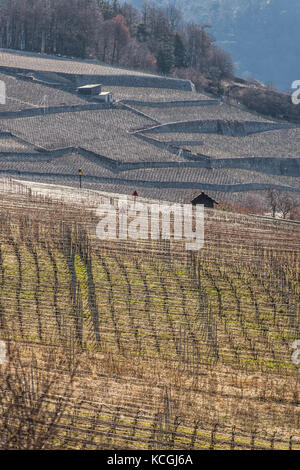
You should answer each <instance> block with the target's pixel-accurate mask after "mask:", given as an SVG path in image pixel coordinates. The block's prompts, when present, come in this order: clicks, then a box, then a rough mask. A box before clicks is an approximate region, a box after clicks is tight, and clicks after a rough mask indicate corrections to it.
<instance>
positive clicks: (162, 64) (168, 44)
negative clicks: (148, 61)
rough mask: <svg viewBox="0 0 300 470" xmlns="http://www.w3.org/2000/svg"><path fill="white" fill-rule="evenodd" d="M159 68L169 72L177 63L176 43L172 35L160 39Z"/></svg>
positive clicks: (159, 70) (157, 57)
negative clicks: (175, 54)
mask: <svg viewBox="0 0 300 470" xmlns="http://www.w3.org/2000/svg"><path fill="white" fill-rule="evenodd" d="M156 61H157V70H158V72H160V73H163V74H168V73H170V72H171V70H172V68H173V67H174V65H175V56H174V43H173V38H172V37H166V38H164V39H162V40H161V41H160V45H159V48H158V52H157V56H156Z"/></svg>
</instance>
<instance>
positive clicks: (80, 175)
mask: <svg viewBox="0 0 300 470" xmlns="http://www.w3.org/2000/svg"><path fill="white" fill-rule="evenodd" d="M78 176H79V187H80V188H81V187H82V182H81V177H82V170H81V169H79V170H78Z"/></svg>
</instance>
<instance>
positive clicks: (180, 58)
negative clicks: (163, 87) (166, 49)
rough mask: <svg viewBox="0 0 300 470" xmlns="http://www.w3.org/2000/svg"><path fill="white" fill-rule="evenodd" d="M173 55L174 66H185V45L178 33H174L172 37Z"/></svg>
mask: <svg viewBox="0 0 300 470" xmlns="http://www.w3.org/2000/svg"><path fill="white" fill-rule="evenodd" d="M174 57H175V67H177V68H182V67H186V47H185V44H184V41H183V38H182V36H181V35H180V34H179V33H176V34H175V37H174Z"/></svg>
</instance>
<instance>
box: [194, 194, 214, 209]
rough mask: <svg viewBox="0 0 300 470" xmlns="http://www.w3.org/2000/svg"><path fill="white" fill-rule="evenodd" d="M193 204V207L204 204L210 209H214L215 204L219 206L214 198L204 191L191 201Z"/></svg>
mask: <svg viewBox="0 0 300 470" xmlns="http://www.w3.org/2000/svg"><path fill="white" fill-rule="evenodd" d="M191 203H192V204H193V206H196V205H197V204H203V205H204V207H208V208H209V209H213V208H214V205H215V204H219V203H218V202H217V201H215V200H214V199H213V198H212V197H210V196H208V194H205V193H204V192H203V191H202V192H201V193H200V194H198V195H197V196H196V197H194V198H193V199H192V200H191Z"/></svg>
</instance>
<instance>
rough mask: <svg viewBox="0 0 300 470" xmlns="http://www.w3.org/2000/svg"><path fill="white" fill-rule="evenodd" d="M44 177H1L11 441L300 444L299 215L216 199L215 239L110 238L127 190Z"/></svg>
mask: <svg viewBox="0 0 300 470" xmlns="http://www.w3.org/2000/svg"><path fill="white" fill-rule="evenodd" d="M29 186H30V185H26V184H20V183H14V182H13V181H9V180H2V182H1V188H2V189H1V218H0V221H1V224H0V248H1V249H0V292H1V293H0V328H1V329H0V336H1V339H3V340H5V341H6V343H7V344H8V345H9V352H8V358H9V360H8V363H7V365H6V366H0V368H1V369H0V388H1V390H2V392H5V393H2V401H1V402H0V424H1V433H0V436H1V438H0V447H1V446H2V447H4V448H10V447H12V448H82V449H90V448H91V449H95V448H98V449H120V448H126V449H145V448H148V449H172V448H174V449H202V448H203V449H234V448H236V449H259V448H264V449H267V448H276V449H300V434H299V431H298V430H299V419H300V414H299V367H298V366H296V365H294V364H293V363H292V361H291V355H292V352H293V349H292V343H293V341H294V340H297V339H300V338H299V334H300V332H299V321H300V302H299V298H300V283H299V276H300V237H299V233H300V225H299V224H297V223H288V222H280V221H272V220H264V219H260V218H255V217H250V216H238V215H234V214H226V213H225V214H223V213H220V212H217V211H213V210H207V211H206V217H205V219H206V221H205V245H204V248H203V249H201V250H199V252H194V251H186V249H185V245H184V242H183V241H182V242H180V241H174V240H171V241H165V240H162V241H151V240H145V241H142V240H138V241H133V240H131V241H130V240H129V241H123V242H121V241H108V240H107V241H103V240H102V241H101V240H99V239H98V238H97V237H96V231H95V229H96V225H97V222H98V220H99V219H98V218H97V217H96V215H95V208H96V207H97V206H98V204H99V203H100V201H104V200H106V199H107V197H109V200H111V201H116V200H117V198H118V196H117V195H111V196H108V195H107V194H105V193H97V192H92V191H85V192H82V193H78V191H76V190H74V191H72V190H71V189H69V190H65V191H64V190H63V189H60V188H59V187H54V188H53V191H51V188H50V187H47V188H46V187H45V190H44V189H43V188H44V187H43V185H40V187H39V185H35V186H34V187H32V188H29ZM33 188H34V189H33ZM38 192H39V193H40V194H39V195H38V194H37V193H38ZM41 193H44V194H41ZM50 196H51V197H50ZM33 358H34V360H33ZM22 374H23V376H24V377H25V378H26V380H25V381H22V380H19V378H20V377H22ZM12 377H13V378H14V380H15V382H16V384H17V385H16V387H15V390H17V391H19V392H20V393H17V392H15V393H13V390H12V388H11V383H12V382H11V380H12V379H11V378H12ZM30 377H31V379H30ZM27 381H28V382H27ZM35 384H36V385H35ZM26 387H27V388H26ZM24 388H25V389H26V393H28V394H29V395H28V396H29V397H30V396H31V397H34V398H35V400H32V401H31V402H30V400H29V402H26V400H25V402H24V403H23V402H22V396H23V395H22V393H21V391H22V390H23V391H24ZM45 390H46V393H44V394H43V392H45ZM25 395H26V394H25ZM26 396H27V395H26ZM3 397H5V398H3ZM16 400H17V403H18V404H20V401H21V404H22V406H19V407H15V408H14V410H15V411H13V412H12V414H10V415H9V418H8V419H7V415H6V411H7V410H8V409H9V407H10V406H11V405H12V404H15V403H16ZM35 402H38V403H42V405H43V406H42V410H43V413H42V417H41V415H39V414H38V413H37V414H36V415H35V414H34V413H33V414H31V418H32V419H33V422H34V419H36V423H37V422H38V423H39V425H38V430H39V432H38V433H37V434H38V437H39V439H37V437H36V436H37V435H36V434H35V435H34V436H33V435H32V434H30V433H29V432H27V441H26V442H24V440H22V438H21V437H20V433H18V432H17V431H18V430H19V429H20V427H21V428H22V429H23V430H24V429H27V430H28V429H31V428H30V423H29V422H28V417H27V418H26V416H27V415H26V413H25V412H24V414H22V413H21V412H20V411H19V410H22V409H27V408H29V409H30V406H33V407H34V403H35ZM25 405H26V406H25ZM24 407H25V408H24ZM37 408H38V407H36V408H34V409H35V410H36V409H37ZM24 416H25V418H24ZM35 416H36V418H35ZM26 419H27V421H26ZM26 426H28V427H26ZM23 434H24V433H23ZM16 436H17V437H16ZM18 436H19V437H18Z"/></svg>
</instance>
